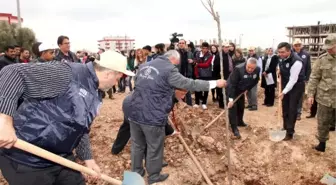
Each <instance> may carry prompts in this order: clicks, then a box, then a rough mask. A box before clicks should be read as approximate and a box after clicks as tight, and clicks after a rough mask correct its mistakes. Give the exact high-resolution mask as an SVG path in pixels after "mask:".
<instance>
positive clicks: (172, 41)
mask: <svg viewBox="0 0 336 185" xmlns="http://www.w3.org/2000/svg"><path fill="white" fill-rule="evenodd" d="M171 35H172V36H173V37H172V38H170V46H169V48H168V50H171V49H176V47H175V44H176V43H178V42H179V39H178V37H183V34H182V33H177V32H175V33H173V34H171Z"/></svg>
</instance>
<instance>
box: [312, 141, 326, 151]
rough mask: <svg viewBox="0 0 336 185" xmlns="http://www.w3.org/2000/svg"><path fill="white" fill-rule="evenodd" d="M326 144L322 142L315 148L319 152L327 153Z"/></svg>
mask: <svg viewBox="0 0 336 185" xmlns="http://www.w3.org/2000/svg"><path fill="white" fill-rule="evenodd" d="M325 148H326V142H320V143H319V144H318V145H317V146H315V147H314V149H315V150H317V151H319V152H325Z"/></svg>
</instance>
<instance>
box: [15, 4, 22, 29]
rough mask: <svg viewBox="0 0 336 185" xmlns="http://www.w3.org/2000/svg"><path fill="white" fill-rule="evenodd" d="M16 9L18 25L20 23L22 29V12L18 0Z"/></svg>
mask: <svg viewBox="0 0 336 185" xmlns="http://www.w3.org/2000/svg"><path fill="white" fill-rule="evenodd" d="M16 7H17V17H18V21H19V22H18V23H19V28H21V12H20V11H21V10H20V0H16Z"/></svg>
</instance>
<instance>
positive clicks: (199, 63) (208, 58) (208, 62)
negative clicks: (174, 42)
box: [194, 52, 213, 78]
mask: <svg viewBox="0 0 336 185" xmlns="http://www.w3.org/2000/svg"><path fill="white" fill-rule="evenodd" d="M204 59H206V60H205V61H204ZM212 59H213V55H212V54H211V53H210V52H208V53H206V54H205V56H203V57H200V52H199V53H197V54H196V59H195V62H196V65H195V66H194V75H195V76H196V78H199V71H198V69H199V68H208V67H210V66H211V62H212Z"/></svg>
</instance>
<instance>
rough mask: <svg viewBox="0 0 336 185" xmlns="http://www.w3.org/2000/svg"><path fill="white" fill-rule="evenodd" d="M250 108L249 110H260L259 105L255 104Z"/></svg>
mask: <svg viewBox="0 0 336 185" xmlns="http://www.w3.org/2000/svg"><path fill="white" fill-rule="evenodd" d="M248 110H249V111H256V110H258V107H257V106H255V105H253V106H251V107H250V108H249V109H248Z"/></svg>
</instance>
